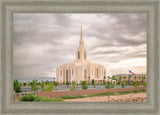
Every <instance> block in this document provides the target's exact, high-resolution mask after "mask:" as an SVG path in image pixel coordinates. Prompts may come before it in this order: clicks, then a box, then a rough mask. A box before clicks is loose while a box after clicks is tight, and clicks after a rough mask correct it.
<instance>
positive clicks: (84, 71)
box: [56, 26, 106, 84]
mask: <svg viewBox="0 0 160 115" xmlns="http://www.w3.org/2000/svg"><path fill="white" fill-rule="evenodd" d="M104 76H106V68H105V67H104V66H103V65H100V64H96V63H92V62H90V61H89V60H88V59H87V50H86V48H85V46H84V41H83V37H82V26H81V37H80V41H79V47H78V48H77V51H76V59H75V60H74V62H72V63H64V64H63V65H60V66H59V67H57V68H56V81H57V82H59V83H60V84H62V83H65V82H67V81H70V82H72V81H75V82H76V83H78V84H79V83H80V82H81V81H84V80H85V81H91V80H92V79H94V80H95V81H96V82H99V81H100V82H101V81H102V80H103V79H104Z"/></svg>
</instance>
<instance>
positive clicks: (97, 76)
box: [96, 68, 98, 78]
mask: <svg viewBox="0 0 160 115" xmlns="http://www.w3.org/2000/svg"><path fill="white" fill-rule="evenodd" d="M96 72H97V78H98V68H97V69H96Z"/></svg>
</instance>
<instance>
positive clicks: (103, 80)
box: [103, 76, 106, 84]
mask: <svg viewBox="0 0 160 115" xmlns="http://www.w3.org/2000/svg"><path fill="white" fill-rule="evenodd" d="M103 78H104V80H103V84H105V83H106V82H105V79H106V76H103Z"/></svg>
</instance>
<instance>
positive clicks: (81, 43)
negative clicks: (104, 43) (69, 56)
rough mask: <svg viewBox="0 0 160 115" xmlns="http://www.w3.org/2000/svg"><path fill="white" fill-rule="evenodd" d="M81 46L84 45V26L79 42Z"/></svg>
mask: <svg viewBox="0 0 160 115" xmlns="http://www.w3.org/2000/svg"><path fill="white" fill-rule="evenodd" d="M79 45H84V41H83V36H82V25H81V38H80V41H79Z"/></svg>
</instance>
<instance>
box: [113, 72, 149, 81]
mask: <svg viewBox="0 0 160 115" xmlns="http://www.w3.org/2000/svg"><path fill="white" fill-rule="evenodd" d="M113 76H115V77H116V78H117V80H118V81H125V80H126V81H130V82H131V83H132V82H133V81H139V82H140V83H142V82H146V81H147V75H146V74H118V75H113ZM113 76H112V77H113Z"/></svg>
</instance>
